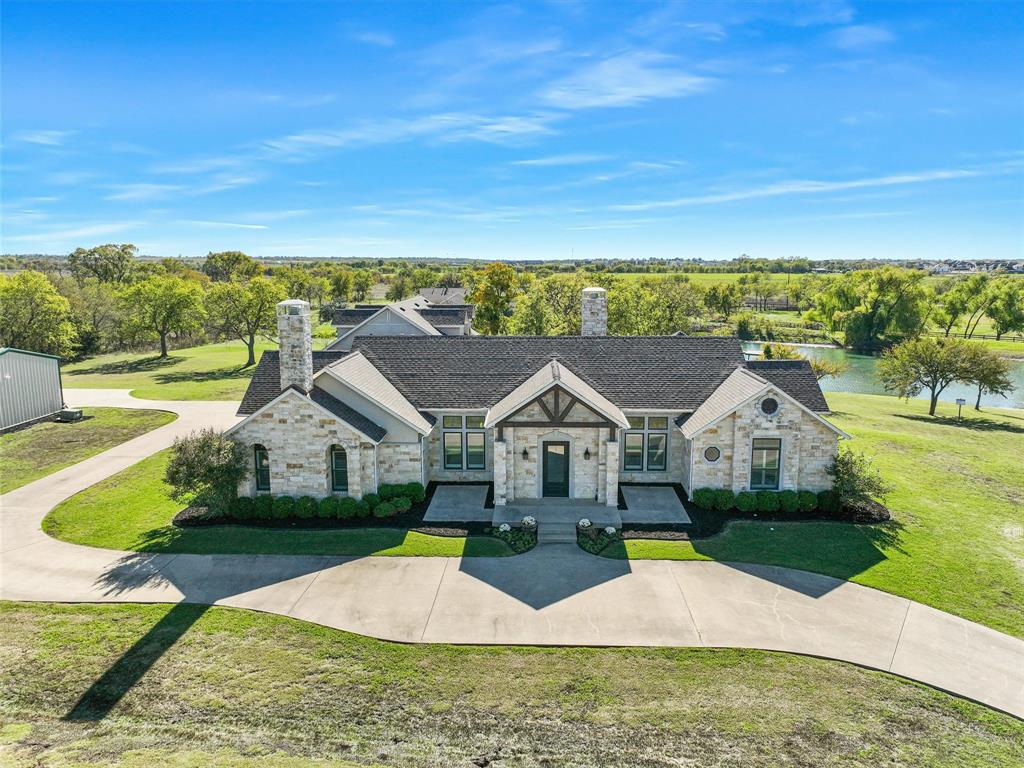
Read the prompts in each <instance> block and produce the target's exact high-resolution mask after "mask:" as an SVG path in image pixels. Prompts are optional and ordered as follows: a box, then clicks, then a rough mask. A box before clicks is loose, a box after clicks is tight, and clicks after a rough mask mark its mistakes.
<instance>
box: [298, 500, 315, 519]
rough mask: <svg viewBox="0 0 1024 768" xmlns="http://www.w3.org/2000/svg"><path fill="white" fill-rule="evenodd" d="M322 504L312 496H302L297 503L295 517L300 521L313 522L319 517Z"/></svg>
mask: <svg viewBox="0 0 1024 768" xmlns="http://www.w3.org/2000/svg"><path fill="white" fill-rule="evenodd" d="M319 507H320V504H319V502H317V500H316V499H314V498H313V497H312V496H300V497H299V498H298V499H297V500H296V502H295V516H296V517H297V518H299V519H300V520H312V519H313V518H314V517H316V516H317V512H318V511H319Z"/></svg>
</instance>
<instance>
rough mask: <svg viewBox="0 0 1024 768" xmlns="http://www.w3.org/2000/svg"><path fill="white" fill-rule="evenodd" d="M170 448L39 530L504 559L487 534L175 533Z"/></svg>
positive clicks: (239, 549)
mask: <svg viewBox="0 0 1024 768" xmlns="http://www.w3.org/2000/svg"><path fill="white" fill-rule="evenodd" d="M169 457H170V449H167V450H164V451H161V452H160V453H156V454H154V455H153V456H150V457H149V458H146V459H143V460H142V461H140V462H139V463H138V464H135V465H133V466H131V467H129V468H128V469H126V470H124V471H122V472H119V473H118V474H116V475H113V476H112V477H109V478H107V479H106V480H104V481H102V482H100V483H97V484H96V485H94V486H92V487H91V488H87V489H86V490H84V491H82V492H81V493H79V494H76V495H75V496H72V497H71V498H70V499H68V500H67V501H65V502H63V503H62V504H60V505H58V506H57V507H56V509H54V510H53V511H52V512H50V514H49V515H47V516H46V519H45V520H43V530H45V531H46V532H47V533H48V534H50V535H51V536H54V537H55V538H58V539H61V540H63V541H71V542H74V543H76V544H85V545H87V546H90V547H103V548H106V549H128V550H138V551H141V552H192V553H199V554H207V553H213V552H220V553H226V554H279V555H422V556H432V557H459V556H486V557H500V556H505V555H511V554H513V553H512V550H511V549H510V548H509V547H508V545H506V544H505V542H503V541H501V540H499V539H497V538H495V537H492V536H470V537H468V538H457V537H447V536H428V535H426V534H422V533H416V532H414V531H406V530H400V529H395V528H347V529H336V530H331V529H327V530H324V529H312V530H301V529H295V530H281V529H273V528H256V527H248V526H243V525H229V526H210V527H203V528H176V527H174V526H173V525H171V519H172V518H173V517H174V515H175V514H177V512H178V511H180V510H181V507H182V505H181V504H179V503H178V502H176V501H174V500H172V499H171V498H170V496H169V495H168V491H169V488H168V486H167V485H166V484H165V483H164V481H163V476H164V470H165V468H166V466H167V460H168V458H169Z"/></svg>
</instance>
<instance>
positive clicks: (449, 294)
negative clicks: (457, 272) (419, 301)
mask: <svg viewBox="0 0 1024 768" xmlns="http://www.w3.org/2000/svg"><path fill="white" fill-rule="evenodd" d="M466 293H467V291H466V289H465V288H438V287H433V288H420V296H422V297H423V298H424V299H426V300H427V301H429V302H430V303H431V304H433V305H435V306H440V305H442V304H465V303H466Z"/></svg>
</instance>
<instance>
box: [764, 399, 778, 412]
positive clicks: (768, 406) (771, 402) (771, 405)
mask: <svg viewBox="0 0 1024 768" xmlns="http://www.w3.org/2000/svg"><path fill="white" fill-rule="evenodd" d="M777 410H779V401H778V400H776V399H775V398H774V397H766V398H765V399H764V400H762V401H761V413H763V414H765V415H766V416H771V415H772V414H773V413H775V412H776V411H777Z"/></svg>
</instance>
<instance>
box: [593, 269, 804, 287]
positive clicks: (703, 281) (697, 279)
mask: <svg viewBox="0 0 1024 768" xmlns="http://www.w3.org/2000/svg"><path fill="white" fill-rule="evenodd" d="M609 274H611V275H614V276H615V277H618V278H621V279H622V280H624V281H627V282H631V281H635V280H644V279H648V278H649V279H651V280H669V279H671V278H674V277H679V276H682V277H686V278H687V279H688V280H689V281H690V282H691V283H693V284H694V285H701V286H708V285H715V284H718V283H735V282H738V281H739V279H740V278H741V277H750V276H751V275H752V274H753V273H750V272H612V273H609ZM764 274H765V276H766V277H767V278H768V280H769V281H771V282H772V283H775V284H776V285H778V286H780V288H781V287H782V286H785V285H786V283H787V282H792V283H796V282H798V281H800V280H803V279H805V278H806V277H808V276H809V275H808V274H807V273H801V274H794V275H787V274H786V273H784V272H766V273H764Z"/></svg>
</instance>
